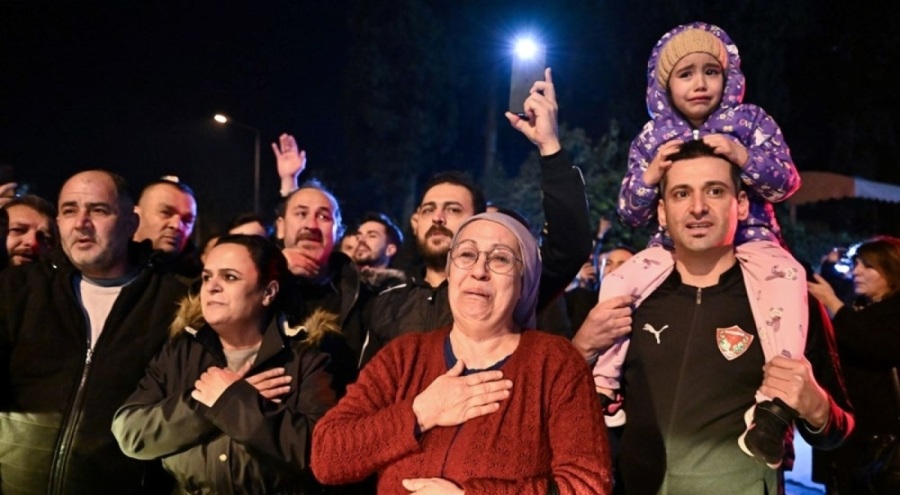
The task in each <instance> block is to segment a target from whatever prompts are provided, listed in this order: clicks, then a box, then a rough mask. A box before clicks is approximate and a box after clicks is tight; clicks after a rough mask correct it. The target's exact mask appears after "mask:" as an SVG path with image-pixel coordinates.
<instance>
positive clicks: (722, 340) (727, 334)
mask: <svg viewBox="0 0 900 495" xmlns="http://www.w3.org/2000/svg"><path fill="white" fill-rule="evenodd" d="M752 342H753V335H750V334H749V333H747V332H745V331H743V330H741V327H739V326H737V325H735V326H733V327H728V328H717V329H716V345H718V346H719V352H721V353H722V355H723V356H725V359H727V360H729V361H733V360H735V359H737V358H739V357H741V355H742V354H744V353H745V352H747V349H749V348H750V344H751V343H752Z"/></svg>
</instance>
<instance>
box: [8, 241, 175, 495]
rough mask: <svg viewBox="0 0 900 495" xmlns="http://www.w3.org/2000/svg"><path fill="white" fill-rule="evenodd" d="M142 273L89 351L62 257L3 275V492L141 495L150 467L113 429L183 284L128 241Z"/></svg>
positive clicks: (120, 299) (159, 343) (158, 341)
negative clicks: (128, 451)
mask: <svg viewBox="0 0 900 495" xmlns="http://www.w3.org/2000/svg"><path fill="white" fill-rule="evenodd" d="M131 247H132V250H131V251H132V255H133V257H132V260H133V262H135V263H136V264H138V265H140V266H143V267H144V270H143V271H142V272H141V273H140V275H138V277H137V278H136V279H135V280H133V281H132V282H131V283H130V284H128V285H127V286H125V287H124V288H123V289H122V292H121V294H120V295H119V297H118V299H116V302H115V304H114V305H113V307H112V310H111V311H110V313H109V317H108V319H107V321H106V325H105V326H104V329H103V332H102V333H101V335H100V337H99V339H98V340H97V342H96V343H95V346H94V349H93V351H89V350H88V335H89V332H90V330H89V328H88V326H87V322H86V318H85V313H84V310H83V309H82V306H81V305H80V303H79V301H78V298H77V296H76V294H75V292H74V289H73V277H74V276H75V275H76V273H77V272H76V270H75V268H74V267H73V266H72V265H71V264H70V263H69V261H68V260H67V259H66V258H65V256H64V255H63V253H62V252H57V253H55V254H54V255H52V256H51V257H50V258H48V259H44V260H42V261H41V262H39V263H34V264H30V265H27V266H20V267H11V268H8V269H7V270H5V271H4V272H3V273H2V274H0V480H2V481H0V482H2V485H0V492H2V493H4V494H5V495H12V494H18V493H51V494H57V493H71V494H83V493H93V494H97V493H120V494H121V493H125V494H127V493H140V491H141V485H142V484H143V483H144V481H145V480H144V477H145V473H146V468H148V466H147V464H146V463H142V462H139V461H135V460H133V459H129V458H127V457H125V455H124V454H122V452H121V451H120V450H119V447H118V445H116V441H115V438H113V436H112V433H111V432H110V431H109V425H110V423H111V422H112V417H113V413H114V412H115V411H116V409H117V408H118V407H119V406H120V405H121V404H122V402H123V401H124V400H125V399H126V398H127V397H128V395H129V394H131V393H132V392H133V391H134V387H135V385H136V384H137V383H138V381H139V380H140V379H141V377H142V376H143V375H144V372H145V370H146V367H147V364H148V363H149V362H150V360H151V359H152V358H153V356H154V355H155V354H156V353H157V352H158V351H159V349H160V348H161V346H162V344H163V343H164V342H165V341H166V338H167V328H168V325H169V323H170V322H171V320H172V316H173V314H174V313H175V309H176V306H175V302H176V301H177V300H179V299H180V298H181V297H182V296H183V295H184V292H185V287H184V285H183V284H181V283H179V282H178V281H177V280H175V278H174V277H173V276H171V275H168V274H164V273H162V271H161V269H160V267H159V265H157V264H155V263H154V260H153V259H152V258H151V257H150V253H149V251H148V250H146V249H141V246H139V245H137V244H132V246H131Z"/></svg>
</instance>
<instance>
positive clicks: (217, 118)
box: [213, 113, 228, 124]
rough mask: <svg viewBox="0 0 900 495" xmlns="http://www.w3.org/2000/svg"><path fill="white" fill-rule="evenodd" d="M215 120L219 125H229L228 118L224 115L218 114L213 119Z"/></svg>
mask: <svg viewBox="0 0 900 495" xmlns="http://www.w3.org/2000/svg"><path fill="white" fill-rule="evenodd" d="M213 120H215V121H216V122H218V123H220V124H227V123H228V117H226V116H224V115H222V114H221V113H217V114H216V115H215V116H214V117H213Z"/></svg>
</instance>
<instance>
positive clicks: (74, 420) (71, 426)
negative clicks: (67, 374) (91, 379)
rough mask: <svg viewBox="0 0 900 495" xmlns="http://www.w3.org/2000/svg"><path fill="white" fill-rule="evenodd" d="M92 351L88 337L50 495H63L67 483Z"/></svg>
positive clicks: (59, 445) (55, 459)
mask: <svg viewBox="0 0 900 495" xmlns="http://www.w3.org/2000/svg"><path fill="white" fill-rule="evenodd" d="M93 354H94V352H93V350H92V349H91V343H90V337H88V343H87V353H86V354H85V357H84V367H82V368H81V379H80V380H79V381H78V389H77V390H76V391H75V398H74V399H73V401H72V404H71V406H70V407H69V412H68V414H67V415H66V418H65V419H64V420H63V427H62V428H61V429H60V439H59V443H58V444H57V446H56V453H55V454H54V456H53V464H52V466H53V467H52V469H51V471H50V489H49V492H48V493H50V494H54V493H62V491H63V485H64V481H65V472H64V470H65V466H66V464H67V462H66V461H67V459H68V458H69V447H70V446H71V444H72V438H73V437H74V436H75V425H77V424H78V419H79V417H80V416H81V405H82V402H83V401H84V384H85V382H87V377H88V373H89V372H90V370H91V359H92V357H93Z"/></svg>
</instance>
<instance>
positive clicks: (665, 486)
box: [659, 287, 703, 495]
mask: <svg viewBox="0 0 900 495" xmlns="http://www.w3.org/2000/svg"><path fill="white" fill-rule="evenodd" d="M695 301H696V306H698V307H697V308H696V309H694V316H693V317H692V318H691V326H690V328H689V330H690V333H689V334H688V344H687V345H686V346H685V349H689V348H690V340H691V338H692V337H693V335H694V328H696V326H697V320H698V318H699V313H700V308H699V306H700V305H701V304H702V303H703V289H702V288H701V287H697V295H696V297H695ZM686 365H687V361H686V360H685V359H682V361H681V366H679V368H678V380H677V381H676V382H675V383H679V384H680V383H684V380H682V378H683V376H684V368H685V366H686ZM680 396H681V387H680V386H679V387H678V390H677V391H676V392H675V398H674V401H673V402H674V403H675V404H676V407H677V404H678V398H679V397H680ZM675 413H676V411H675V409H674V408H673V409H672V413H671V414H672V415H673V416H674V415H675ZM671 436H672V418H671V417H670V418H669V428H668V429H667V431H666V439H668V438H671ZM668 482H669V475H668V473H666V475H665V477H664V478H663V483H662V486H661V487H660V491H659V493H660V494H663V495H666V494H668V493H669V488H668Z"/></svg>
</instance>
